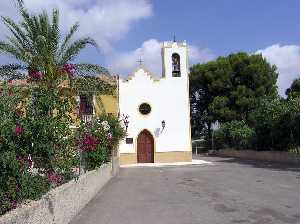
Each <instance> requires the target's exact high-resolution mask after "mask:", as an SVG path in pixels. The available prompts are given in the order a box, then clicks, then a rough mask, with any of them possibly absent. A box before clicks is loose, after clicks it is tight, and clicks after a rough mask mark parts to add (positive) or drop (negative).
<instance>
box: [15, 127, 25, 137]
mask: <svg viewBox="0 0 300 224" xmlns="http://www.w3.org/2000/svg"><path fill="white" fill-rule="evenodd" d="M22 132H23V128H22V127H21V126H20V125H18V124H17V125H16V127H15V134H16V135H17V136H19V135H21V134H22Z"/></svg>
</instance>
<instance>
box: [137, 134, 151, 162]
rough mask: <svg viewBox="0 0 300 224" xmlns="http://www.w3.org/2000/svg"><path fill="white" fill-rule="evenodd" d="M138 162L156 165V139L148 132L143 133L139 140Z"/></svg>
mask: <svg viewBox="0 0 300 224" xmlns="http://www.w3.org/2000/svg"><path fill="white" fill-rule="evenodd" d="M137 162H138V163H154V139H153V136H152V134H151V133H150V132H149V131H147V130H144V131H142V132H141V133H140V134H139V136H138V139H137Z"/></svg>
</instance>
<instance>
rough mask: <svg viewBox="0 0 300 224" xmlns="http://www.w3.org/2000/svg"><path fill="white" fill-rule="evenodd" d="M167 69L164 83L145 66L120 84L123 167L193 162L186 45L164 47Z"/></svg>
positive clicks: (164, 61) (120, 151) (121, 158)
mask: <svg viewBox="0 0 300 224" xmlns="http://www.w3.org/2000/svg"><path fill="white" fill-rule="evenodd" d="M162 65H163V66H162V76H161V77H160V78H155V77H154V76H152V74H151V73H150V72H149V71H147V70H146V69H145V68H143V66H140V67H139V68H138V69H137V70H136V71H135V72H134V73H133V74H132V75H131V76H129V77H128V78H127V79H126V80H122V79H120V80H119V111H120V115H121V117H122V118H123V121H124V123H125V124H126V129H127V136H126V139H125V140H124V141H122V142H121V144H120V147H119V153H120V164H121V165H125V164H135V163H165V162H167V163H170V162H186V161H187V162H188V161H191V160H192V149H191V126H190V105H189V77H188V74H189V65H188V47H187V44H186V42H183V43H178V42H176V41H172V42H164V43H163V45H162Z"/></svg>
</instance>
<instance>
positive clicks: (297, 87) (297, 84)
mask: <svg viewBox="0 0 300 224" xmlns="http://www.w3.org/2000/svg"><path fill="white" fill-rule="evenodd" d="M285 93H286V95H287V96H288V99H290V98H296V97H300V78H299V79H295V80H294V81H293V83H292V84H291V87H290V88H288V89H287V90H286V92H285Z"/></svg>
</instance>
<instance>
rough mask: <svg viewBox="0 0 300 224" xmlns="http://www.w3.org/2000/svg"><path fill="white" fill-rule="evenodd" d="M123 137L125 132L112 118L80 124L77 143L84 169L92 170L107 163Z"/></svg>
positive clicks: (106, 117)
mask: <svg viewBox="0 0 300 224" xmlns="http://www.w3.org/2000/svg"><path fill="white" fill-rule="evenodd" d="M124 136H125V131H124V129H123V128H122V127H121V125H120V122H119V120H118V118H116V117H114V116H107V115H104V116H101V117H100V118H95V119H93V120H92V121H91V122H88V123H83V122H82V123H81V125H80V128H79V129H78V132H77V143H78V147H79V150H80V151H81V153H82V157H83V159H84V166H85V168H86V169H87V170H92V169H95V168H97V167H100V166H101V165H102V164H104V163H107V162H109V161H110V156H111V155H112V153H113V150H115V149H116V147H117V145H118V143H119V141H120V140H121V139H122V138H124Z"/></svg>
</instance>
